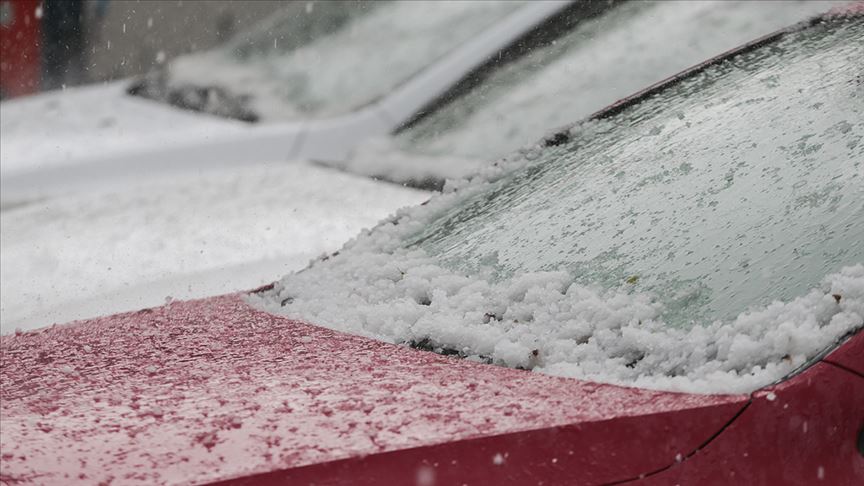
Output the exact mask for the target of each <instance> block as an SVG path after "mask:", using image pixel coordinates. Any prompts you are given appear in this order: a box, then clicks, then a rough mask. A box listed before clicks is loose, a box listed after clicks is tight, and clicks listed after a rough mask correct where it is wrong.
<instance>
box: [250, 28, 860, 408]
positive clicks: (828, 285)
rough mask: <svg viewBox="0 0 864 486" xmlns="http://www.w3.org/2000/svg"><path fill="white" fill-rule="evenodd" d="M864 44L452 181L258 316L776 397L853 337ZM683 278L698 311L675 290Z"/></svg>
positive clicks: (803, 42) (684, 386)
mask: <svg viewBox="0 0 864 486" xmlns="http://www.w3.org/2000/svg"><path fill="white" fill-rule="evenodd" d="M862 40H864V22H862V20H861V18H860V17H858V18H856V19H852V20H849V19H847V20H842V21H841V20H832V21H829V22H826V23H822V24H818V25H816V26H815V27H810V28H806V29H803V30H800V31H796V32H792V33H790V34H788V35H787V38H786V39H785V40H782V41H779V42H777V43H774V44H769V45H768V46H764V47H761V48H758V49H755V50H753V51H750V52H747V53H743V54H739V55H737V56H736V57H735V58H733V59H731V60H729V61H727V62H724V63H722V64H721V65H716V66H712V67H709V68H706V69H705V70H704V71H702V72H700V73H697V74H695V75H693V76H692V77H690V78H688V79H687V80H685V81H683V82H681V83H679V84H677V85H675V86H672V87H670V88H668V89H666V90H665V91H663V92H662V93H659V94H656V95H653V96H652V97H651V98H649V99H648V100H646V101H643V102H642V103H640V104H638V105H635V106H633V107H630V108H628V109H626V110H624V111H623V112H621V113H619V114H617V115H615V116H612V117H610V118H607V119H604V120H597V121H592V122H588V123H585V124H582V125H579V126H577V127H575V128H574V129H573V130H572V131H570V132H569V134H568V133H567V132H564V133H563V134H561V135H560V136H558V137H555V143H550V144H541V145H538V146H536V147H533V148H531V149H529V150H526V151H521V152H519V153H517V154H515V155H513V156H512V157H510V158H508V159H505V160H502V161H500V162H499V163H498V164H496V165H495V166H490V167H486V168H483V169H481V174H480V175H479V176H477V177H475V178H474V179H473V180H471V181H457V182H452V183H449V186H448V187H447V188H445V193H444V194H442V195H440V196H438V197H436V198H434V199H433V200H431V201H430V202H429V203H428V204H426V205H424V206H421V207H418V208H412V209H410V210H404V211H402V212H400V213H398V214H397V215H396V216H395V217H393V218H391V219H390V220H387V221H385V222H383V223H382V224H380V225H379V226H378V227H377V228H376V229H374V230H372V231H370V232H365V233H363V234H362V235H360V236H359V237H357V238H356V239H355V240H353V241H351V242H349V243H348V244H347V245H346V246H345V247H344V248H343V250H341V251H340V252H339V253H338V254H335V255H333V256H331V257H329V258H326V259H324V260H323V261H320V262H316V263H315V264H313V265H312V266H310V267H309V268H308V269H306V270H304V271H301V272H298V273H295V274H291V275H287V276H286V277H284V278H283V279H282V280H281V281H280V282H278V283H277V284H276V286H275V287H274V289H273V290H272V291H269V292H267V293H263V294H261V295H260V296H253V297H251V299H252V300H253V301H255V302H257V304H259V305H261V306H262V307H263V308H265V309H267V310H269V311H272V312H276V313H280V314H283V315H287V316H289V317H293V318H298V319H302V320H305V321H307V322H311V323H314V324H318V325H323V326H326V327H330V328H333V329H337V330H342V331H346V332H350V333H357V334H361V335H365V336H369V337H373V338H376V339H381V340H385V341H388V342H393V343H401V344H407V345H411V346H413V347H417V348H420V349H428V350H433V351H437V352H441V353H445V354H457V355H460V356H463V357H466V358H469V359H475V360H481V361H485V362H489V363H494V364H500V365H505V366H512V367H521V368H526V369H533V370H535V371H539V372H543V373H550V374H555V375H563V376H570V377H577V378H583V379H590V380H596V381H602V382H611V383H619V384H626V385H636V386H642V387H649V388H663V389H671V390H682V391H691V392H744V391H749V390H753V389H755V388H758V387H759V386H762V385H765V384H768V383H770V382H772V381H775V380H778V379H781V378H782V377H783V376H785V375H787V374H788V373H790V372H792V371H793V370H795V369H796V368H798V367H800V366H802V365H803V364H805V363H806V362H807V361H808V360H809V359H812V358H813V357H815V356H817V355H818V354H819V353H820V352H821V351H823V350H824V349H826V348H828V347H829V346H831V345H832V344H833V343H835V342H836V341H837V340H838V339H840V338H841V337H842V336H844V335H845V334H847V333H848V332H851V331H853V330H855V329H857V328H860V327H861V326H862V325H864V265H862V263H864V254H862V252H864V248H862V246H861V245H860V244H859V243H857V242H860V241H862V240H864V193H862V191H864V184H862V178H864V168H862V164H864V122H862V120H864V106H862V99H861V97H860V91H856V90H859V89H860V64H859V61H860V59H861V58H862V57H864V42H862ZM782 132H785V133H782ZM543 145H550V146H543ZM649 165H654V166H655V168H654V169H653V171H651V170H648V169H650V168H649V167H648V166H649ZM784 166H785V167H786V168H785V169H784ZM630 168H632V169H633V172H634V174H627V171H628V170H629V169H630ZM718 171H719V172H718ZM700 174H701V175H700ZM718 174H719V176H718ZM582 179H584V180H585V181H587V182H586V183H585V184H586V185H585V187H577V186H578V184H576V183H577V182H578V181H580V180H582ZM556 181H557V182H556ZM588 182H590V184H589V183H588ZM574 184H576V186H574ZM565 186H566V187H565ZM595 186H596V187H598V188H599V189H595V188H594V187H595ZM562 187H564V188H565V190H560V189H562ZM607 189H608V191H607ZM568 191H575V192H576V193H577V194H575V195H573V196H570V197H569V198H568V197H565V196H566V193H567V192H568ZM610 191H611V192H610ZM688 191H689V192H688ZM760 192H763V193H764V195H766V197H765V198H763V197H761V196H762V194H760ZM646 198H647V199H646ZM651 198H653V200H654V203H653V204H647V203H646V201H648V199H651ZM598 201H600V202H599V203H598ZM571 202H577V203H578V204H577V206H576V207H574V206H573V205H571V204H570V203H571ZM637 203H638V204H642V205H644V206H645V207H641V208H637V209H639V210H640V211H642V212H644V213H645V214H636V213H633V211H632V209H634V208H632V207H630V206H631V204H637ZM579 205H584V206H585V208H587V210H588V212H590V213H597V214H598V215H599V214H602V215H604V217H594V216H592V214H587V213H586V214H582V217H581V218H580V214H581V213H580V207H579ZM585 208H582V209H585ZM628 208H629V209H628ZM526 209H527V211H526ZM533 213H536V215H538V217H540V220H536V218H533V216H532V214H533ZM643 223H646V224H643ZM715 223H716V227H715V226H714V224H715ZM547 224H548V227H547V226H545V225H547ZM655 227H656V228H659V229H664V231H666V230H669V232H670V235H671V237H665V236H664V235H662V234H661V235H657V234H654V233H652V231H653V228H655ZM787 233H788V234H787ZM598 235H599V236H600V237H601V238H600V241H601V242H602V241H605V242H606V244H608V245H609V247H610V248H609V251H608V252H602V251H600V252H596V251H594V249H592V248H591V245H592V244H593V243H595V241H594V239H595V238H597V237H598ZM712 235H714V236H713V237H712ZM712 238H713V239H712ZM616 239H617V240H616ZM787 239H788V240H789V241H790V242H791V241H795V242H796V245H794V246H795V247H794V248H787V247H786V245H785V244H784V242H785V241H786V240H787ZM694 241H698V242H701V243H700V244H701V246H702V247H704V248H705V249H707V250H708V251H704V252H701V253H699V254H694V252H692V251H691V250H692V249H691V248H690V245H691V244H692V243H693V242H694ZM715 243H716V245H715ZM797 243H800V244H797ZM586 248H587V253H588V255H585V254H583V253H584V250H585V249H586ZM712 248H713V250H712ZM652 255H653V256H652ZM666 256H668V258H665V257H666ZM630 257H633V258H630ZM654 257H657V258H659V260H658V259H657V258H654ZM660 257H664V258H660ZM664 260H668V261H664ZM568 262H575V263H576V264H575V265H568ZM580 262H581V263H586V262H587V263H591V264H590V265H589V264H580ZM694 276H695V277H694ZM694 279H695V280H696V281H695V282H691V283H695V284H698V285H696V287H697V290H699V292H697V293H698V294H699V295H695V294H694V295H695V297H694V298H692V299H689V298H687V296H686V295H685V296H684V298H683V299H678V298H677V297H676V295H677V294H675V293H674V292H670V287H669V286H670V285H672V284H675V283H676V282H679V283H680V282H685V281H692V280H694ZM700 279H701V280H700ZM736 279H740V282H741V285H738V281H736ZM754 282H755V284H756V285H757V286H760V285H764V286H766V287H767V288H768V289H772V290H774V291H775V293H774V294H772V295H763V294H762V293H760V289H759V288H756V287H754V288H750V287H751V286H750V283H754ZM672 286H673V287H674V285H672ZM685 290H686V289H685ZM685 293H686V292H685ZM676 311H677V313H676ZM682 311H683V312H682ZM682 314H683V315H682Z"/></svg>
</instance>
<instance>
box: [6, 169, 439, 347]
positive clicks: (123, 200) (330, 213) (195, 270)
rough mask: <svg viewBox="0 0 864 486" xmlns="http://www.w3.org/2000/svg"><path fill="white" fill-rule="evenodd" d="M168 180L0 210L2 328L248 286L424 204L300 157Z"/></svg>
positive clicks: (408, 193) (416, 195)
mask: <svg viewBox="0 0 864 486" xmlns="http://www.w3.org/2000/svg"><path fill="white" fill-rule="evenodd" d="M165 179H166V180H162V181H152V182H148V183H147V184H141V185H138V186H132V187H123V188H112V189H111V190H105V191H103V192H99V193H91V194H86V195H77V196H67V197H58V198H55V199H52V200H47V201H43V202H39V203H34V204H31V205H28V206H22V207H18V208H13V209H9V210H4V211H2V212H0V221H2V227H3V231H2V235H0V237H2V250H0V276H2V278H0V282H2V292H0V330H2V332H3V333H7V332H10V331H12V330H14V329H16V328H22V329H30V328H35V327H40V326H44V325H48V324H51V323H54V322H66V321H69V320H72V319H81V318H88V317H93V316H98V315H105V314H109V313H114V312H120V311H127V310H137V309H140V308H142V307H149V306H154V305H160V304H163V303H164V302H165V299H166V297H173V298H177V299H186V298H196V297H203V296H206V295H215V294H221V293H225V292H231V291H239V290H248V289H251V288H254V287H257V286H259V285H262V284H265V283H270V282H272V281H273V280H275V279H276V278H278V277H279V276H280V275H284V274H285V273H286V272H289V271H292V270H295V269H298V268H301V267H302V266H303V265H305V264H307V263H308V261H309V260H310V259H311V258H314V257H315V256H316V255H319V254H321V253H322V252H325V251H332V250H334V249H336V248H338V247H339V246H340V245H341V244H342V243H343V242H344V241H345V240H347V239H348V238H350V237H351V236H353V235H355V234H356V233H357V232H358V231H360V230H361V229H362V228H364V227H370V226H372V225H374V224H375V223H376V222H377V221H378V220H380V219H381V218H382V217H385V216H386V215H388V214H391V213H392V212H393V211H395V210H396V209H397V208H399V207H401V206H404V205H410V204H417V203H419V202H421V201H423V200H424V199H426V198H427V197H428V195H427V193H425V192H422V191H415V190H410V189H405V188H401V187H398V186H394V185H392V184H385V183H381V182H376V181H372V180H369V179H366V178H364V177H358V176H353V175H350V174H344V173H341V172H337V171H334V170H330V169H322V168H319V167H315V166H312V165H309V164H305V163H300V162H298V163H279V164H270V165H269V166H268V165H266V164H262V165H256V166H255V167H248V168H243V169H230V170H228V169H225V170H214V171H212V172H208V173H206V174H203V175H202V174H192V175H188V176H183V177H177V176H171V177H166V178H165Z"/></svg>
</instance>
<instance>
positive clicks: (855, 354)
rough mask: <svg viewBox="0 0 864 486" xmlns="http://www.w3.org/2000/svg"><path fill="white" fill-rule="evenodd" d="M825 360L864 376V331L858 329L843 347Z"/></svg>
mask: <svg viewBox="0 0 864 486" xmlns="http://www.w3.org/2000/svg"><path fill="white" fill-rule="evenodd" d="M825 361H828V362H829V363H832V364H835V365H838V366H841V367H843V368H846V369H847V370H849V371H851V372H853V373H857V374H859V375H861V376H862V377H864V331H858V333H857V334H856V335H854V336H852V337H851V338H849V340H848V341H846V343H845V344H844V345H843V346H842V347H840V348H837V349H836V350H834V352H832V353H831V354H829V355H828V356H826V357H825Z"/></svg>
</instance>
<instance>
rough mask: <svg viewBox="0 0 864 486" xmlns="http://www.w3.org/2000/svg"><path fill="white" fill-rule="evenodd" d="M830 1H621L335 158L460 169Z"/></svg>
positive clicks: (410, 173)
mask: <svg viewBox="0 0 864 486" xmlns="http://www.w3.org/2000/svg"><path fill="white" fill-rule="evenodd" d="M839 3H844V2H832V3H827V2H800V1H796V2H777V1H749V0H747V1H727V0H722V1H708V2H706V1H688V2H662V3H660V2H629V3H624V4H622V5H619V6H617V7H615V8H612V9H611V10H609V11H608V12H606V13H604V14H601V15H600V16H599V17H597V18H595V19H592V20H587V21H584V22H582V23H580V24H578V25H577V26H576V28H574V29H573V30H572V31H571V32H569V33H567V34H566V35H564V36H563V37H561V38H559V39H557V40H556V41H554V42H553V43H552V44H549V45H545V46H542V47H536V48H534V49H532V50H531V51H530V52H529V54H527V55H526V56H524V57H523V58H521V59H519V60H517V61H515V62H512V63H509V64H505V65H503V66H494V65H493V67H492V68H491V69H493V71H492V73H491V74H490V75H489V77H488V78H486V79H484V80H483V82H482V83H481V84H480V85H478V86H476V87H475V88H473V89H472V90H471V91H469V92H468V93H466V94H465V95H463V96H460V97H458V98H456V99H453V100H449V101H448V104H447V105H445V106H443V107H441V108H440V109H438V110H436V111H433V112H431V114H429V115H428V116H426V117H424V118H422V119H420V120H419V121H418V122H417V123H415V124H413V125H411V126H410V127H408V128H407V129H405V130H403V131H401V132H400V133H399V134H398V135H397V136H396V138H395V140H394V139H389V138H388V139H382V140H377V141H374V142H372V143H368V144H366V145H365V146H361V147H360V148H358V149H357V151H356V154H355V156H354V157H353V158H352V159H351V160H349V161H347V162H346V163H345V164H344V165H346V166H347V167H349V170H351V171H352V172H355V173H360V174H368V175H373V176H381V175H386V176H387V178H388V179H390V180H394V181H398V182H408V183H412V184H417V182H418V181H421V182H422V181H426V180H430V179H433V178H437V179H440V180H444V179H447V178H453V177H461V176H464V175H466V174H470V173H472V172H473V171H475V170H476V169H477V167H478V166H479V165H482V164H484V163H487V162H488V161H489V160H492V159H494V158H496V157H499V156H502V155H504V154H506V153H509V152H511V151H513V150H515V149H517V148H519V147H520V146H522V145H524V144H527V143H531V142H533V141H534V140H536V139H537V138H539V137H541V136H542V135H543V134H544V133H545V132H546V131H547V130H550V129H552V128H554V127H560V126H564V125H566V124H569V123H573V122H575V121H578V120H581V119H583V118H585V117H587V116H589V115H590V114H591V113H593V112H595V111H597V110H600V109H602V108H603V107H605V106H607V105H610V104H612V103H613V102H614V101H616V100H618V99H620V98H623V97H624V96H627V95H629V94H631V93H634V92H636V91H637V90H639V89H642V88H644V87H647V86H649V85H651V84H652V83H656V82H658V81H661V80H662V79H664V78H666V77H669V76H672V75H674V74H676V73H678V72H679V71H681V70H683V69H686V68H688V67H690V66H692V65H694V64H697V63H699V62H701V61H703V60H705V59H708V58H710V57H712V56H715V55H718V54H720V53H722V52H724V51H726V50H729V49H733V48H735V47H737V46H739V45H741V44H743V43H745V42H748V41H750V40H752V39H754V38H756V37H758V36H760V35H765V34H768V33H770V32H773V31H775V30H777V29H781V28H783V27H786V26H788V25H791V24H794V23H795V22H798V21H800V20H802V19H805V18H807V17H809V16H811V15H814V14H817V13H821V12H824V11H825V10H827V9H828V8H830V7H831V5H832V4H839ZM433 157H435V158H437V159H438V160H434V158H433ZM406 161H407V162H406Z"/></svg>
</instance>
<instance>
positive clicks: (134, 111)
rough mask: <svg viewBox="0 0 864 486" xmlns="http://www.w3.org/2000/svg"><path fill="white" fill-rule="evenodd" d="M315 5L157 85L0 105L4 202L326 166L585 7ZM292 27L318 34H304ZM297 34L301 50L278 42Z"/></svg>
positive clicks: (197, 58) (554, 3)
mask: <svg viewBox="0 0 864 486" xmlns="http://www.w3.org/2000/svg"><path fill="white" fill-rule="evenodd" d="M315 5H317V6H316V7H315V10H313V11H312V12H310V13H309V19H312V20H304V21H303V22H301V23H298V22H296V21H294V22H293V23H292V22H290V21H291V20H292V16H294V15H296V12H294V11H291V12H290V15H288V14H285V15H284V16H283V17H278V16H277V17H275V18H273V19H271V20H269V21H268V23H266V24H263V25H261V26H259V27H258V29H256V30H253V31H252V32H250V33H247V34H243V35H241V36H239V37H237V39H236V40H235V41H234V42H232V43H230V44H228V45H226V46H225V47H223V48H220V49H216V50H214V51H211V52H206V53H203V54H197V55H190V56H187V57H184V58H178V59H176V60H175V61H174V62H172V63H170V64H169V65H167V66H166V69H165V70H163V71H162V72H161V74H158V75H156V76H155V79H156V81H152V79H154V78H153V77H151V78H147V79H145V80H143V81H139V82H136V83H135V84H133V85H132V86H131V88H130V86H129V83H128V81H126V82H121V83H114V84H109V85H107V86H99V87H85V88H79V89H73V90H66V92H61V93H49V94H45V95H41V96H36V97H33V98H30V99H21V100H13V101H10V102H4V103H3V104H2V105H0V118H2V122H0V123H2V124H0V134H2V137H3V144H2V149H0V160H2V164H0V175H2V182H0V188H2V202H3V204H4V205H6V206H9V205H11V204H16V203H19V202H21V201H26V200H32V199H35V198H39V197H43V196H47V195H52V194H57V193H61V192H69V191H73V190H76V189H81V188H89V187H93V186H94V185H106V184H116V183H118V182H120V181H125V180H134V179H139V178H141V177H145V176H149V175H151V174H156V173H158V174H165V173H166V172H169V171H171V172H178V171H187V172H188V171H197V170H202V169H210V168H216V167H225V166H248V165H250V164H253V163H255V161H263V160H267V161H272V160H292V159H293V160H297V159H313V160H338V159H340V158H342V157H344V156H345V155H346V154H347V153H348V152H349V151H350V150H351V148H353V147H354V146H355V145H356V144H357V143H358V142H360V141H362V140H363V139H365V138H367V137H370V136H376V135H386V134H388V133H391V132H393V131H394V130H395V129H396V128H397V127H399V126H401V125H402V124H404V123H405V122H407V121H408V120H409V119H411V118H413V117H414V116H415V115H416V114H417V113H418V111H420V110H421V109H422V108H423V107H425V106H426V105H428V104H430V103H431V102H432V101H433V100H434V99H436V98H437V97H439V96H440V95H442V94H443V93H444V92H446V91H447V90H448V89H449V88H450V87H452V86H453V85H454V84H456V83H457V82H459V81H460V80H461V79H463V78H464V77H465V76H466V75H467V74H468V73H470V72H472V71H473V70H475V69H476V68H478V67H479V66H480V65H482V64H483V63H485V62H487V61H488V60H489V59H490V58H492V57H494V56H495V55H496V54H497V53H498V52H499V51H500V50H501V49H503V48H504V47H505V46H507V45H509V44H512V43H513V42H515V41H516V40H517V39H519V38H520V37H522V36H524V35H525V34H526V33H528V32H530V31H531V30H532V29H535V28H537V27H538V26H540V25H541V24H542V23H543V22H545V21H546V20H548V19H549V18H550V17H552V16H555V15H557V14H561V13H563V12H564V11H567V10H570V11H573V12H575V13H576V14H577V15H584V14H587V13H590V11H592V10H594V9H595V6H594V4H590V5H587V6H586V5H580V4H571V2H569V1H563V0H548V1H541V2H525V1H516V2H514V1H503V0H501V1H486V0H484V1H474V2H465V1H453V2H437V1H436V2H413V1H412V2H396V3H380V4H379V3H376V2H372V3H364V4H359V6H357V7H356V8H353V9H347V10H346V9H345V8H343V7H344V6H340V5H339V4H334V5H335V6H334V7H332V8H325V7H326V6H327V5H329V4H327V3H324V4H315ZM337 7H338V8H337ZM568 7H569V9H568ZM334 9H335V10H334ZM334 11H335V12H336V13H335V14H334ZM316 12H323V13H321V14H320V15H319V16H322V17H325V18H324V19H323V20H322V19H316V18H315V15H317V14H316ZM328 12H329V13H328ZM340 12H342V13H340ZM344 12H350V14H345V13H344ZM586 12H587V13H586ZM337 14H338V15H337ZM328 15H329V16H331V17H332V16H333V15H336V16H337V17H339V19H341V20H339V21H334V20H333V19H330V18H329V17H328ZM297 25H312V26H314V25H325V26H329V30H327V29H325V30H324V31H321V32H314V33H311V34H308V33H307V34H308V35H306V36H305V37H304V36H303V35H297V33H296V32H295V30H296V27H297ZM297 37H299V38H301V40H303V41H305V43H301V44H299V45H296V42H295V44H289V41H290V40H292V39H295V38H297ZM280 42H281V44H280ZM129 90H131V91H134V92H137V93H138V94H141V95H143V96H145V97H150V98H156V99H159V100H162V101H165V103H154V102H153V101H151V100H146V99H144V98H143V97H141V96H138V97H133V96H130V95H129V94H128V93H127V91H129ZM163 95H164V96H163ZM196 97H197V98H198V99H197V101H196V100H195V98H196ZM220 100H221V101H220ZM171 105H179V106H182V107H185V108H189V109H195V110H198V111H207V112H211V113H213V114H217V115H224V116H227V117H228V118H224V117H223V118H221V119H220V118H214V117H210V116H203V115H200V114H196V113H190V112H189V111H188V110H186V111H181V110H178V109H177V108H176V107H173V106H171ZM238 106H241V107H240V108H238ZM231 107H234V108H231ZM232 110H233V111H232ZM238 110H239V112H241V113H245V115H238V114H237V113H238ZM251 114H254V117H253V116H252V115H251ZM231 118H239V119H244V120H251V119H253V118H254V119H257V120H258V121H259V122H260V123H256V124H254V125H253V124H248V123H244V122H239V121H236V120H232V119H231Z"/></svg>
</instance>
